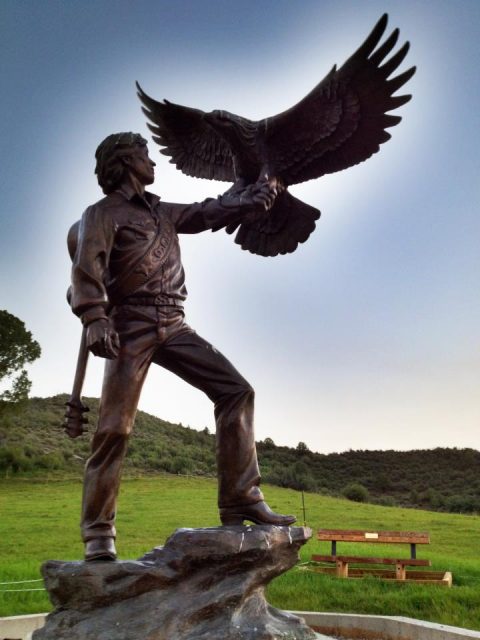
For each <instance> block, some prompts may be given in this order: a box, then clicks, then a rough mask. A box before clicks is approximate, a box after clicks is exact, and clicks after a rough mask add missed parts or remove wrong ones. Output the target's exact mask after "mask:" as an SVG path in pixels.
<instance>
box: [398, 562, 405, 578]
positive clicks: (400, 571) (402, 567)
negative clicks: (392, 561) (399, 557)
mask: <svg viewBox="0 0 480 640" xmlns="http://www.w3.org/2000/svg"><path fill="white" fill-rule="evenodd" d="M395 574H396V578H397V580H405V578H406V577H407V571H406V569H405V565H404V564H402V563H401V562H397V564H396V565H395Z"/></svg>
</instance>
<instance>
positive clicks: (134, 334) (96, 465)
mask: <svg viewBox="0 0 480 640" xmlns="http://www.w3.org/2000/svg"><path fill="white" fill-rule="evenodd" d="M146 144H147V143H146V140H144V139H143V138H142V137H141V136H140V135H139V134H133V133H118V134H112V135H110V136H108V137H107V138H106V139H105V140H104V141H103V142H102V143H101V144H100V145H99V147H98V149H97V151H96V161H97V164H96V170H95V172H96V174H97V177H98V182H99V185H100V187H101V188H102V190H103V192H104V193H105V197H104V198H103V199H102V200H100V201H99V202H97V203H95V204H94V205H92V206H90V207H88V208H87V210H86V211H85V213H84V214H83V217H82V220H81V222H80V225H79V226H78V225H77V227H75V226H74V228H73V229H74V231H73V233H74V234H75V235H76V238H75V250H74V255H73V268H72V286H71V290H70V304H71V307H72V310H73V312H74V313H75V314H77V315H78V316H79V317H80V318H81V320H82V323H83V325H84V327H86V344H87V347H88V349H89V350H90V351H91V352H92V353H94V354H95V355H97V356H100V357H103V358H106V364H105V375H104V381H103V390H102V398H101V403H100V413H99V421H98V426H97V430H96V432H95V434H94V436H93V441H92V453H91V457H90V458H89V460H88V461H87V464H86V468H85V480H84V492H83V504H82V521H81V530H82V537H83V540H84V542H85V559H86V560H99V559H102V560H105V559H111V560H114V559H115V558H116V550H115V536H116V531H115V514H116V500H117V494H118V489H119V483H120V474H121V467H122V462H123V459H124V456H125V453H126V449H127V442H128V437H129V434H130V432H131V430H132V427H133V423H134V419H135V414H136V410H137V404H138V400H139V396H140V392H141V389H142V385H143V382H144V380H145V377H146V375H147V371H148V368H149V366H150V364H151V363H152V362H153V363H155V364H158V365H160V366H162V367H164V368H165V369H168V370H169V371H172V372H173V373H175V374H177V375H178V376H180V377H181V378H183V379H184V380H186V381H187V382H189V383H190V384H192V385H193V386H195V387H197V388H198V389H201V390H202V391H204V392H205V393H206V394H207V396H208V397H209V398H210V399H211V400H212V402H213V403H214V407H215V420H216V430H217V431H216V433H217V436H216V437H217V466H218V505H219V509H220V519H221V522H222V524H224V525H239V524H242V523H243V521H244V520H249V521H251V522H254V523H257V524H272V525H291V524H293V523H294V522H295V517H294V516H285V515H281V514H277V513H274V512H273V511H271V509H270V508H269V507H268V505H267V504H266V503H265V501H264V498H263V494H262V492H261V490H260V488H259V482H260V473H259V468H258V462H257V454H256V448H255V441H254V431H253V411H254V391H253V389H252V387H251V386H250V385H249V384H248V382H247V381H246V380H245V379H244V378H243V377H242V376H241V375H240V374H239V373H238V371H236V369H235V368H234V367H233V366H232V364H231V363H230V362H229V361H228V360H227V359H226V358H225V357H224V356H223V355H221V354H220V353H219V352H218V351H217V350H216V349H215V348H214V347H213V346H212V345H211V344H209V343H208V342H207V341H206V340H204V339H203V338H201V337H200V336H198V335H197V334H196V333H195V331H193V329H191V328H190V327H189V326H188V324H186V322H185V314H184V309H183V304H184V301H185V299H186V297H187V290H186V288H185V275H184V271H183V267H182V262H181V256H180V247H179V241H178V234H179V233H200V232H202V231H205V230H207V229H211V230H217V229H221V228H224V227H226V226H227V225H230V224H235V223H239V222H242V221H245V220H247V221H248V220H250V219H251V220H255V217H256V216H259V215H263V216H264V215H265V210H266V209H270V208H271V207H272V205H273V203H274V200H275V197H276V195H277V191H281V187H280V186H278V189H277V186H276V185H275V184H274V183H272V182H271V183H269V182H265V181H262V182H257V183H255V184H253V185H250V186H249V187H247V188H246V189H244V190H242V191H240V192H238V191H236V192H232V193H228V192H227V193H225V194H224V195H223V196H219V197H218V198H216V199H207V200H205V201H204V202H202V203H195V204H189V205H184V204H171V203H164V202H162V201H160V198H159V197H158V196H156V195H154V194H152V193H149V192H148V191H146V190H145V187H146V186H147V185H149V184H152V183H153V181H154V167H155V163H154V162H153V161H152V160H151V159H150V158H149V156H148V150H147V146H146Z"/></svg>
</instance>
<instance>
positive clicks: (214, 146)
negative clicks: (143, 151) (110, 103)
mask: <svg viewBox="0 0 480 640" xmlns="http://www.w3.org/2000/svg"><path fill="white" fill-rule="evenodd" d="M137 95H138V97H139V98H140V100H141V101H142V103H143V105H144V106H143V107H142V111H143V113H144V114H145V115H146V116H147V118H148V119H149V120H150V122H149V123H148V128H149V129H150V131H151V132H152V133H153V136H152V138H153V140H154V141H155V142H156V143H157V144H158V145H159V146H160V147H163V148H162V149H161V150H160V153H162V154H163V155H165V156H170V158H171V159H170V162H171V163H172V164H174V165H175V166H176V167H177V169H180V170H181V171H183V173H185V174H187V175H189V176H193V177H195V178H207V179H210V180H223V181H225V182H233V181H234V180H235V174H234V169H233V156H232V152H231V149H230V147H229V145H228V144H227V143H226V142H225V140H224V139H223V138H222V137H221V136H219V135H218V134H217V133H216V132H215V130H214V129H213V128H212V127H211V126H210V125H209V124H208V123H207V122H206V121H205V120H204V118H203V116H204V112H203V111H201V110H200V109H192V108H191V107H184V106H182V105H179V104H174V103H173V102H169V101H168V100H164V101H163V102H158V101H157V100H154V99H153V98H151V97H150V96H149V95H147V94H146V93H145V92H144V91H143V89H142V88H141V87H140V85H139V84H138V82H137Z"/></svg>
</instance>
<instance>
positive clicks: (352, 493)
mask: <svg viewBox="0 0 480 640" xmlns="http://www.w3.org/2000/svg"><path fill="white" fill-rule="evenodd" d="M342 493H343V495H344V496H345V498H347V499H348V500H353V502H367V500H368V489H367V488H366V487H364V486H363V484H359V483H357V482H352V483H351V484H347V486H346V487H345V488H344V489H343V491H342Z"/></svg>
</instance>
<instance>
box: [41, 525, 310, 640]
mask: <svg viewBox="0 0 480 640" xmlns="http://www.w3.org/2000/svg"><path fill="white" fill-rule="evenodd" d="M310 537H311V530H310V529H307V528H303V527H273V526H251V527H246V526H238V527H215V528H210V529H178V530H177V531H175V533H173V535H172V536H170V538H169V539H168V540H167V542H166V543H165V546H164V547H156V548H155V549H153V550H152V551H151V552H149V553H147V554H146V555H145V556H144V557H143V558H140V559H139V560H137V561H119V562H90V563H85V562H58V561H49V562H46V563H45V564H44V565H43V567H42V573H43V576H44V580H45V585H46V588H47V590H48V592H49V594H50V598H51V600H52V603H53V604H54V605H55V606H56V609H55V611H54V612H53V613H51V614H50V615H49V616H48V617H47V621H46V624H45V627H43V629H40V630H38V631H36V632H35V633H34V635H33V638H34V640H277V639H280V638H281V639H282V640H287V639H288V640H312V639H313V638H315V637H316V634H315V633H314V632H313V631H312V630H311V629H310V628H309V627H307V626H306V625H305V623H304V622H303V620H302V619H301V618H298V617H297V616H293V615H292V614H289V613H286V612H284V611H280V610H278V609H274V608H273V607H271V606H270V605H269V604H268V603H267V601H266V600H265V595H264V591H265V587H266V585H267V584H268V583H269V582H270V581H271V580H272V579H273V578H275V577H276V576H279V575H280V574H282V573H284V572H285V571H287V570H288V569H290V568H291V567H292V566H293V565H294V564H295V563H296V562H297V560H298V549H299V548H300V547H301V546H302V545H303V544H305V542H306V541H307V540H308V539H309V538H310Z"/></svg>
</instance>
